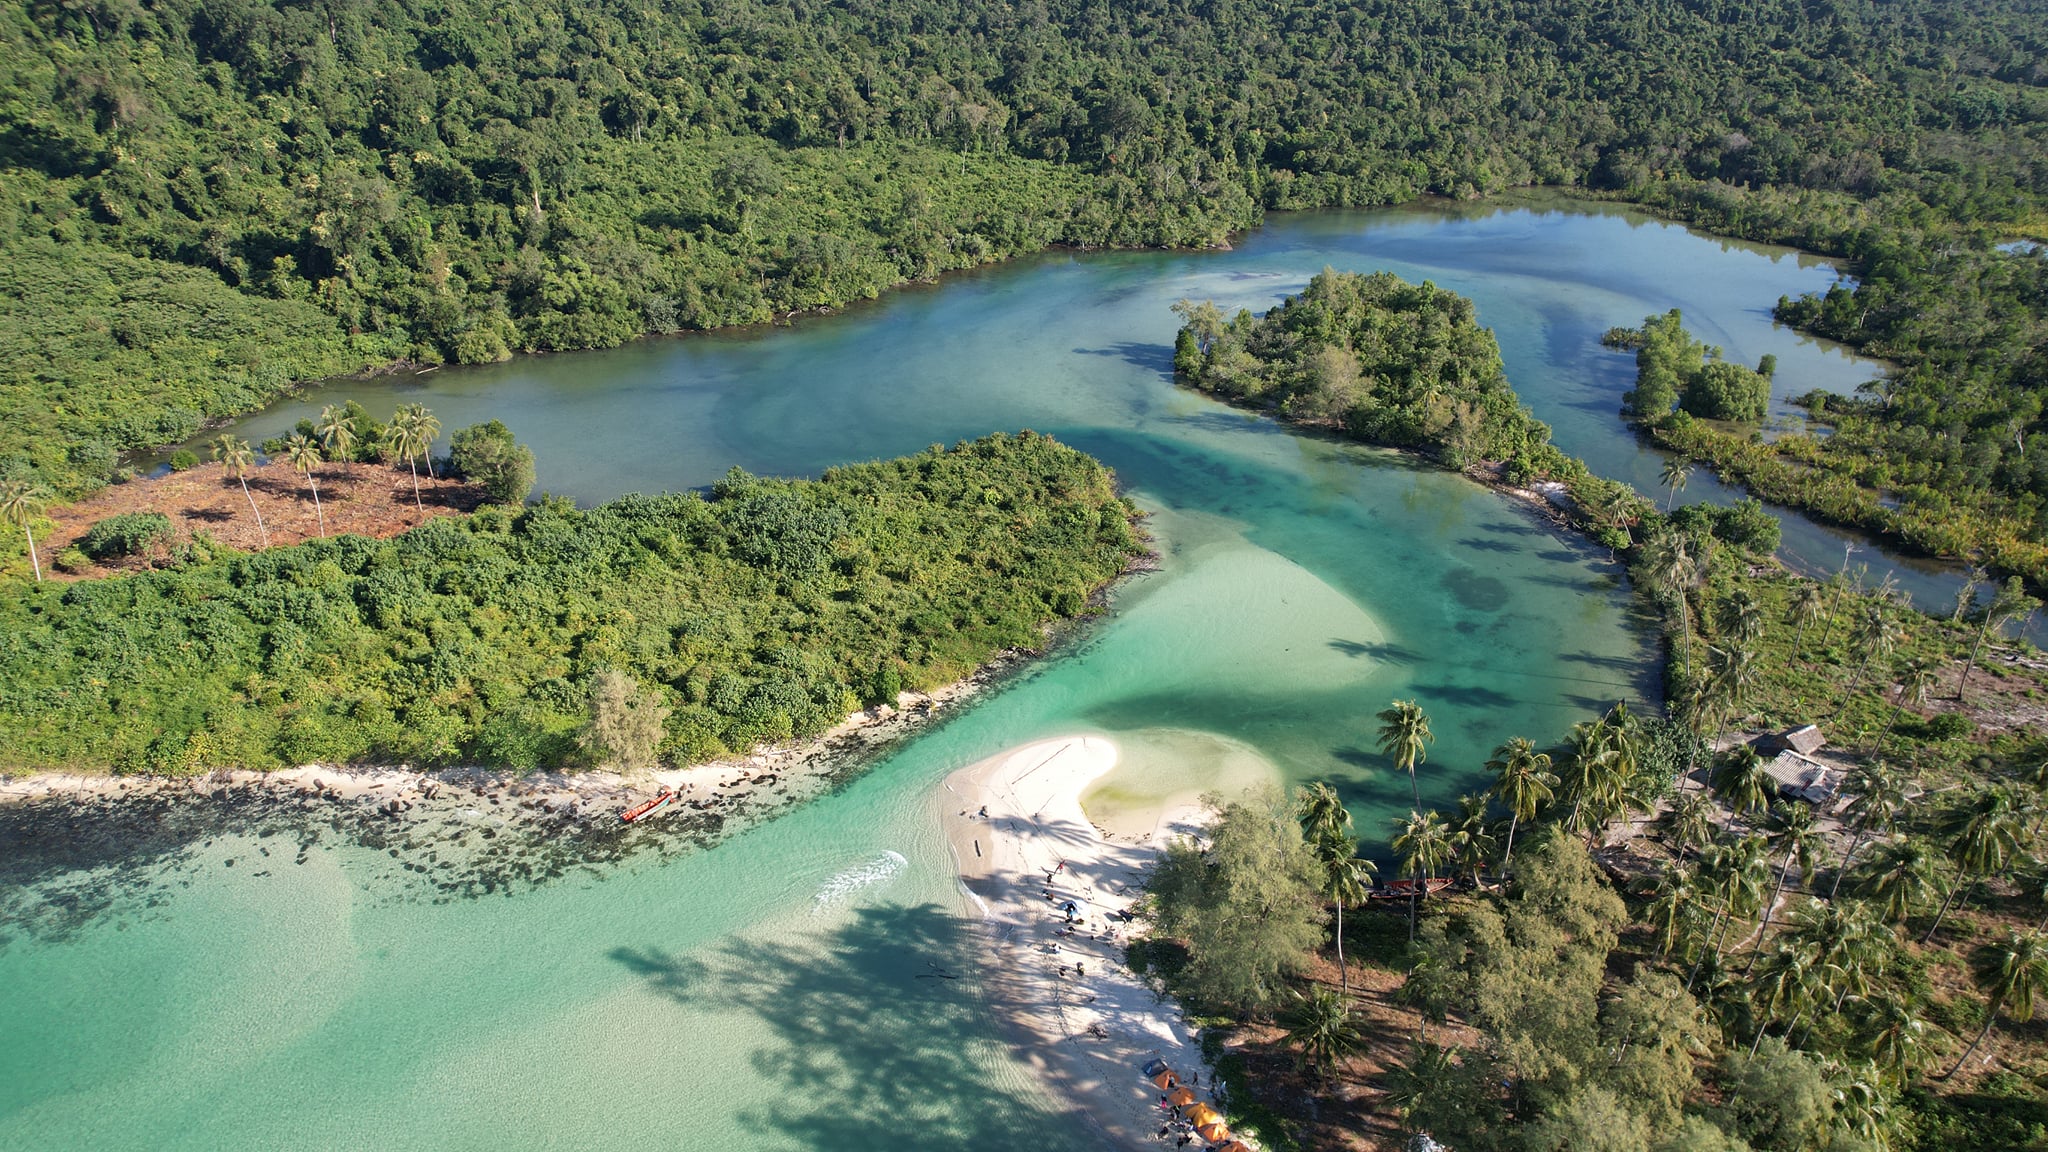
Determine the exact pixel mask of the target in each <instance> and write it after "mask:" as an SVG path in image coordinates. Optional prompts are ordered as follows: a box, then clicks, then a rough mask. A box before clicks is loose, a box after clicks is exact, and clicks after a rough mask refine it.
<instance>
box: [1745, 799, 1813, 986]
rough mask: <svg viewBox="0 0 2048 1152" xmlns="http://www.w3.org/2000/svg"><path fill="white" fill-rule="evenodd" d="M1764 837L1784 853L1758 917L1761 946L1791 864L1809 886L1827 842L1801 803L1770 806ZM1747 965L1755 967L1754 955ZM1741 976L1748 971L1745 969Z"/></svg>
mask: <svg viewBox="0 0 2048 1152" xmlns="http://www.w3.org/2000/svg"><path fill="white" fill-rule="evenodd" d="M1764 838H1765V839H1766V841H1768V842H1769V844H1770V846H1771V847H1772V848H1780V849H1783V850H1784V852H1785V862H1784V863H1783V864H1781V865H1779V866H1778V882H1777V884H1776V886H1774V887H1773V888H1772V889H1771V898H1770V899H1769V900H1766V901H1764V907H1763V912H1762V914H1761V915H1759V916H1758V917H1757V921H1756V930H1757V941H1758V944H1759V945H1761V944H1762V941H1763V937H1764V934H1765V933H1767V932H1769V931H1770V927H1771V910H1772V909H1774V908H1776V907H1777V905H1778V898H1779V897H1781V896H1783V895H1784V894H1785V881H1786V879H1787V878H1788V877H1790V876H1791V875H1792V865H1793V863H1794V862H1795V861H1796V862H1797V863H1798V865H1799V882H1800V883H1802V884H1805V885H1807V886H1808V887H1811V886H1812V885H1813V877H1814V873H1815V872H1816V871H1818V870H1819V868H1820V863H1821V861H1822V859H1823V858H1824V857H1825V856H1826V854H1827V849H1828V846H1827V840H1826V839H1825V838H1824V837H1823V836H1822V835H1821V831H1820V825H1819V824H1818V823H1817V822H1815V820H1814V818H1813V809H1811V808H1809V807H1807V806H1806V805H1804V804H1785V803H1778V804H1774V805H1772V806H1771V814H1770V819H1769V821H1768V822H1767V823H1766V825H1765V832H1764ZM1749 962H1750V964H1751V965H1752V966H1754V965H1755V964H1756V957H1755V955H1754V954H1752V955H1751V956H1750V961H1749ZM1744 974H1745V975H1747V974H1748V970H1747V969H1744Z"/></svg>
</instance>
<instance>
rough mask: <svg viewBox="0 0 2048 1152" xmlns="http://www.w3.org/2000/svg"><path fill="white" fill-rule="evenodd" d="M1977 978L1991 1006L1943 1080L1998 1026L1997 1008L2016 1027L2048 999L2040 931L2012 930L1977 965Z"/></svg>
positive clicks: (2046, 951) (2047, 946)
mask: <svg viewBox="0 0 2048 1152" xmlns="http://www.w3.org/2000/svg"><path fill="white" fill-rule="evenodd" d="M1977 978H1978V980H1979V981H1980V982H1981V983H1983V984H1984V985H1985V990H1986V991H1987V992H1988V993H1990V996H1991V1004H1990V1006H1989V1007H1988V1008H1987V1010H1986V1011H1985V1013H1984V1029H1983V1031H1981V1032H1979V1033H1977V1038H1976V1039H1975V1040H1972V1041H1970V1046H1969V1047H1968V1048H1965V1049H1963V1054H1962V1055H1961V1056H1958V1057H1956V1063H1955V1067H1953V1068H1950V1069H1949V1070H1948V1071H1947V1072H1945V1073H1943V1074H1942V1077H1941V1078H1942V1079H1943V1080H1947V1079H1948V1078H1949V1077H1951V1076H1954V1075H1955V1074H1956V1073H1957V1072H1960V1071H1962V1068H1963V1065H1965V1064H1968V1063H1969V1062H1970V1057H1971V1056H1973V1055H1975V1054H1976V1052H1977V1045H1979V1044H1982V1043H1983V1042H1984V1038H1985V1037H1986V1036H1989V1035H1991V1027H1992V1025H1994V1024H1996V1023H1998V1010H1999V1009H2000V1008H2003V1009H2005V1014H2006V1015H2008V1016H2010V1017H2012V1021H2013V1023H2015V1024H2024V1023H2026V1022H2027V1021H2029V1020H2032V1019H2033V1018H2034V1006H2035V1005H2034V1001H2035V1000H2037V999H2043V998H2048V940H2043V939H2042V938H2041V934H2040V933H2039V932H2030V933H2028V934H2026V935H2024V936H2022V935H2021V934H2020V933H2019V931H2018V930H2017V929H2015V930H2014V931H2013V932H2012V933H2011V935H2009V936H2007V937H2006V938H2005V940H2004V941H2003V942H2001V943H2000V944H1999V945H1998V946H1997V947H1996V948H1994V949H1992V951H1991V955H1990V956H1989V957H1987V958H1986V959H1985V960H1984V962H1983V963H1981V964H1980V965H1978V968H1977Z"/></svg>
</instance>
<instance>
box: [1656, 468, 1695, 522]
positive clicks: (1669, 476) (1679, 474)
mask: <svg viewBox="0 0 2048 1152" xmlns="http://www.w3.org/2000/svg"><path fill="white" fill-rule="evenodd" d="M1690 479H1692V465H1691V464H1688V463H1686V460H1685V457H1683V456H1671V457H1668V458H1666V459H1665V461H1664V470H1663V471H1662V472H1660V473H1659V474H1658V476H1657V480H1658V482H1659V483H1661V484H1663V485H1664V488H1665V493H1664V511H1665V512H1667V513H1668V512H1670V511H1671V502H1672V501H1673V500H1674V499H1676V498H1677V497H1678V494H1679V493H1680V492H1683V491H1685V482H1686V481H1688V480H1690Z"/></svg>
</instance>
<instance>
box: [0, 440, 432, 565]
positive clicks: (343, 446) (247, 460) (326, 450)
mask: <svg viewBox="0 0 2048 1152" xmlns="http://www.w3.org/2000/svg"><path fill="white" fill-rule="evenodd" d="M363 436H364V430H363V429H361V428H360V427H358V426H357V421H356V418H355V417H354V416H353V415H351V414H350V413H349V412H348V410H347V409H346V408H343V407H341V406H338V405H332V404H330V405H328V406H327V407H325V408H322V409H321V410H320V419H319V420H318V421H316V422H315V423H314V425H313V433H312V435H310V436H309V435H307V434H306V433H304V432H294V433H292V434H291V435H290V436H289V437H287V438H286V439H285V443H284V454H283V455H284V459H285V460H286V461H287V462H288V463H289V464H290V465H291V467H292V470H293V471H295V472H297V473H299V474H300V475H301V476H303V477H305V480H306V485H307V487H308V488H310V489H311V490H312V493H313V514H314V516H315V517H317V518H318V520H319V522H320V535H322V536H326V535H327V510H326V508H325V507H324V506H323V505H322V504H321V502H320V480H319V478H318V477H317V476H315V475H314V474H313V470H314V469H315V468H318V467H319V466H320V465H321V464H323V463H325V462H327V461H328V460H338V461H341V462H343V464H344V465H345V466H347V465H352V464H353V462H354V460H355V457H356V451H357V448H358V447H359V446H360V444H361V443H362V440H363ZM440 436H441V422H440V420H438V419H436V418H435V416H434V414H433V412H431V411H430V410H428V408H427V407H426V406H425V405H423V404H406V405H402V406H400V407H399V409H398V411H397V412H396V413H394V414H393V415H392V417H391V423H390V424H388V425H386V426H385V428H384V431H383V434H382V437H381V439H380V440H379V443H380V444H381V445H382V447H383V452H384V454H385V456H386V458H390V459H401V460H404V461H405V463H406V466H407V467H408V468H410V469H411V470H412V498H413V504H414V506H415V507H417V508H418V509H419V510H420V511H421V512H422V513H424V512H425V511H426V504H425V502H424V501H423V500H422V499H421V497H420V470H419V461H420V460H421V459H422V458H424V459H425V460H426V462H427V475H428V476H429V477H432V476H433V475H434V458H433V448H434V441H436V440H438V439H439V438H440ZM213 458H214V459H215V460H216V461H219V462H220V464H221V466H222V468H223V469H224V470H225V472H226V474H227V475H228V476H229V477H231V478H233V479H234V480H236V481H237V482H239V483H240V484H241V486H242V497H243V498H244V499H246V500H248V502H249V511H250V513H251V514H252V515H254V516H255V518H256V530H257V532H258V533H259V534H260V535H261V536H262V539H263V546H264V547H265V548H268V547H270V529H269V527H268V526H266V525H265V524H264V522H263V510H262V509H261V508H259V507H257V505H256V498H255V496H254V495H252V494H251V493H250V491H249V472H250V470H251V469H253V468H255V467H256V464H257V457H256V451H255V449H253V448H251V447H250V446H249V442H248V441H247V440H245V439H243V438H241V437H239V436H233V435H227V434H222V435H220V436H218V437H216V438H215V439H214V442H213ZM7 507H8V506H7V505H5V504H0V510H4V509H5V508H7ZM10 519H11V516H10ZM29 544H30V548H31V549H33V548H34V544H35V542H34V539H33V538H31V539H30V541H29ZM38 578H40V569H38Z"/></svg>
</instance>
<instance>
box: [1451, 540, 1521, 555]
mask: <svg viewBox="0 0 2048 1152" xmlns="http://www.w3.org/2000/svg"><path fill="white" fill-rule="evenodd" d="M1458 544H1459V546H1461V547H1465V548H1470V549H1472V550H1474V551H1476V552H1500V553H1504V554H1507V555H1511V556H1512V555H1515V554H1517V553H1520V552H1521V551H1522V546H1521V545H1520V544H1516V543H1514V542H1513V541H1511V540H1488V539H1487V538H1486V537H1484V536H1466V537H1463V538H1461V539H1460V540H1459V541H1458Z"/></svg>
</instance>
